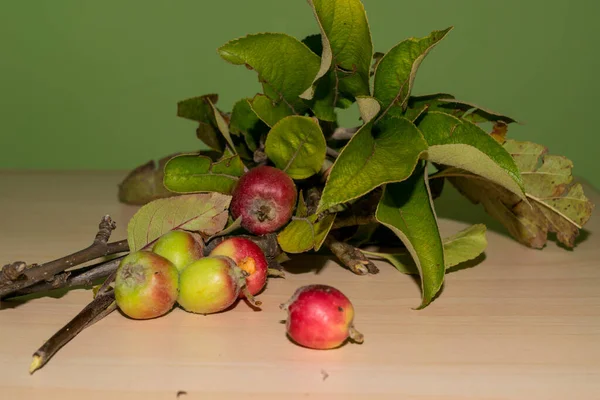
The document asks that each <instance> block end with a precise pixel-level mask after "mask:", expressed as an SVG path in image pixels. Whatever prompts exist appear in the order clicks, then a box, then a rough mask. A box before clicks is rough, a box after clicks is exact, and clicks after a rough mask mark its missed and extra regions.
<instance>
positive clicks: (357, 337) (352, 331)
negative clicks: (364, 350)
mask: <svg viewBox="0 0 600 400" xmlns="http://www.w3.org/2000/svg"><path fill="white" fill-rule="evenodd" d="M348 336H350V339H352V340H353V341H354V342H356V343H362V342H364V341H365V336H364V335H363V334H362V333H360V332H359V331H357V330H356V328H355V327H354V325H350V327H349V328H348Z"/></svg>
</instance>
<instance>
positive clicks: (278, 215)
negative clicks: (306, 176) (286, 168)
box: [231, 165, 298, 235]
mask: <svg viewBox="0 0 600 400" xmlns="http://www.w3.org/2000/svg"><path fill="white" fill-rule="evenodd" d="M297 194H298V193H297V190H296V185H295V184H294V181H293V180H292V178H290V177H289V176H288V175H287V174H286V173H285V172H283V171H282V170H280V169H277V168H274V167H270V166H268V165H263V166H259V167H255V168H253V169H251V170H250V171H248V172H246V173H245V174H244V175H243V176H242V177H241V178H240V180H239V181H238V182H237V184H236V186H235V188H234V190H233V193H232V199H231V214H232V216H233V217H234V218H235V219H237V218H238V217H240V216H241V217H242V227H243V228H244V229H246V230H248V231H249V232H251V233H254V234H255V235H264V234H267V233H271V232H275V231H276V230H278V229H279V228H281V227H282V226H283V225H285V224H286V222H288V221H289V220H290V218H291V217H292V211H293V209H294V205H295V204H296V196H297Z"/></svg>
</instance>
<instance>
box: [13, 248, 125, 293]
mask: <svg viewBox="0 0 600 400" xmlns="http://www.w3.org/2000/svg"><path fill="white" fill-rule="evenodd" d="M123 257H124V256H121V257H118V258H114V259H112V260H110V261H105V262H103V263H100V264H96V265H92V266H89V267H84V268H80V269H78V270H76V271H73V272H69V271H67V272H63V273H61V274H58V275H55V276H54V278H53V279H52V280H51V281H48V282H39V283H36V284H35V285H32V286H29V287H26V288H24V289H21V290H18V291H16V292H13V293H11V294H9V295H8V296H6V297H5V299H8V298H13V297H19V296H25V295H28V294H32V293H40V292H47V291H50V290H55V289H64V288H72V287H76V286H83V287H90V286H92V285H93V284H94V282H95V281H96V280H98V279H101V278H106V277H107V276H109V275H111V274H112V273H113V272H114V271H116V270H117V267H118V266H119V263H120V262H121V259H122V258H123Z"/></svg>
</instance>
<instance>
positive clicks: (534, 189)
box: [436, 140, 594, 248]
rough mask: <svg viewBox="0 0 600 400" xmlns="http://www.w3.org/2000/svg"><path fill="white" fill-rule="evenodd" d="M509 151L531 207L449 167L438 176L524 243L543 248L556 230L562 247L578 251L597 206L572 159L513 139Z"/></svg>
mask: <svg viewBox="0 0 600 400" xmlns="http://www.w3.org/2000/svg"><path fill="white" fill-rule="evenodd" d="M504 148H505V149H506V150H507V151H508V152H509V153H510V154H511V155H512V156H513V158H514V159H515V162H516V163H517V165H518V167H519V169H520V170H521V174H522V176H523V181H524V184H525V192H526V195H527V198H528V199H529V205H528V204H525V203H524V202H522V201H521V199H519V198H518V197H517V196H515V195H513V194H512V193H510V192H508V191H507V190H505V189H504V188H502V187H500V186H498V185H496V184H494V183H492V182H490V181H488V180H485V179H481V178H480V177H478V176H476V175H473V174H470V173H469V172H467V171H462V170H459V169H456V168H448V169H447V170H444V171H442V172H440V173H438V174H436V175H439V176H440V177H446V178H447V179H448V180H449V181H450V182H451V183H452V184H453V185H454V186H455V187H456V188H457V189H458V190H459V192H461V193H462V194H463V195H464V196H466V197H467V198H468V199H469V200H471V201H472V202H473V203H475V204H478V203H481V204H482V205H483V206H484V208H485V210H486V211H487V212H488V214H490V215H491V216H492V217H494V218H495V219H497V220H498V221H499V222H501V223H502V224H503V225H504V226H505V227H506V228H507V229H508V231H509V232H510V234H511V235H512V236H513V237H514V238H515V239H516V240H518V241H519V242H521V243H523V244H524V245H526V246H529V247H533V248H543V247H544V245H545V244H546V241H547V236H548V232H555V233H556V234H557V235H556V236H557V239H558V240H559V241H560V242H561V243H563V244H564V245H565V246H567V247H573V246H574V245H575V239H576V238H577V236H578V234H579V229H581V228H582V227H583V225H584V224H585V223H586V222H587V221H588V220H589V218H590V216H591V213H592V210H593V208H594V205H593V204H592V203H591V202H590V201H589V200H588V199H587V198H586V197H585V194H584V192H583V187H582V186H581V184H579V183H575V182H574V181H573V176H572V172H571V170H572V167H573V164H572V163H571V161H570V160H568V159H567V158H565V157H562V156H553V155H548V154H547V149H546V148H545V147H544V146H541V145H539V144H536V143H532V142H518V141H515V140H507V141H506V143H505V144H504Z"/></svg>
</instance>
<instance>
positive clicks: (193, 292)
mask: <svg viewBox="0 0 600 400" xmlns="http://www.w3.org/2000/svg"><path fill="white" fill-rule="evenodd" d="M247 275H248V274H247V273H246V272H244V271H243V270H242V269H241V268H240V267H238V266H237V265H236V264H235V262H234V261H233V260H232V259H231V258H229V257H225V256H209V257H204V258H201V259H199V260H197V261H194V262H193V263H191V264H190V265H188V266H187V267H185V268H184V269H183V271H181V273H180V274H179V297H178V298H177V302H178V303H179V305H180V306H181V307H182V308H183V309H184V310H186V311H188V312H192V313H198V314H212V313H216V312H219V311H223V310H225V309H226V308H228V307H229V306H231V305H232V304H233V303H234V302H235V300H236V299H237V298H238V297H239V295H240V292H241V291H242V290H247V289H246V276H247ZM246 294H247V297H248V300H249V301H250V303H251V304H253V305H255V306H259V305H260V302H254V298H253V296H252V295H251V294H250V293H246Z"/></svg>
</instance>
